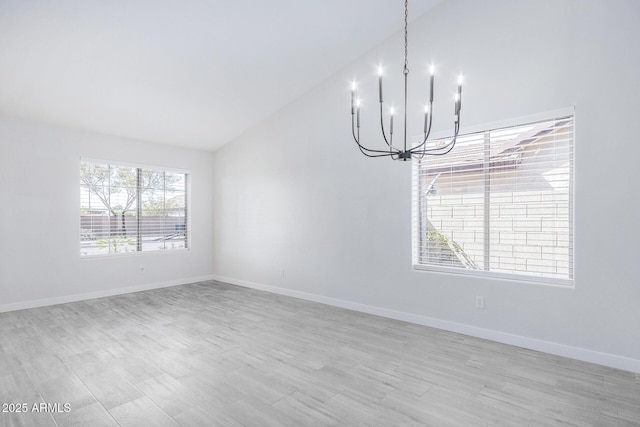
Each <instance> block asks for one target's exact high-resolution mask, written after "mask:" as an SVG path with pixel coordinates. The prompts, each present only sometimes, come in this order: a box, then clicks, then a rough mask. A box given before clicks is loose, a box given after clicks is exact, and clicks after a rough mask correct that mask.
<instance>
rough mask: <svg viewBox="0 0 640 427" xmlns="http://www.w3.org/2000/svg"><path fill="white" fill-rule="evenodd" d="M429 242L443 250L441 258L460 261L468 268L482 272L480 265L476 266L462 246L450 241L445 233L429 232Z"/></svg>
mask: <svg viewBox="0 0 640 427" xmlns="http://www.w3.org/2000/svg"><path fill="white" fill-rule="evenodd" d="M427 240H428V241H429V242H430V243H434V244H436V245H438V246H440V248H441V249H443V252H441V253H440V255H439V256H440V258H447V259H448V260H449V261H451V260H458V261H460V262H462V263H463V264H464V265H465V267H467V268H471V269H474V270H480V267H479V266H478V264H476V263H475V261H473V259H472V258H471V257H470V256H469V255H467V254H466V253H465V251H464V249H463V248H462V246H460V245H459V244H458V243H457V242H456V241H455V240H453V239H449V238H448V237H447V236H446V235H445V234H444V233H443V232H441V231H437V230H434V231H427Z"/></svg>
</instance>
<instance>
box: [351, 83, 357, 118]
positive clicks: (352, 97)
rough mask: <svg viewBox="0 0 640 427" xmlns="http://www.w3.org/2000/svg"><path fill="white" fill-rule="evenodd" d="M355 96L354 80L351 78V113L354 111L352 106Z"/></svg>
mask: <svg viewBox="0 0 640 427" xmlns="http://www.w3.org/2000/svg"><path fill="white" fill-rule="evenodd" d="M355 96H356V81H355V80H353V81H352V82H351V114H353V113H354V111H353V106H354V99H355Z"/></svg>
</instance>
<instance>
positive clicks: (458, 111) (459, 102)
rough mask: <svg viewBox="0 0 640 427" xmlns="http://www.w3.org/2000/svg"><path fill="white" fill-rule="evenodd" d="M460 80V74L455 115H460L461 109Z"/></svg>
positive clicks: (461, 77)
mask: <svg viewBox="0 0 640 427" xmlns="http://www.w3.org/2000/svg"><path fill="white" fill-rule="evenodd" d="M462 80H463V76H462V74H460V75H459V76H458V95H457V104H456V105H457V107H456V115H458V114H460V109H461V108H462Z"/></svg>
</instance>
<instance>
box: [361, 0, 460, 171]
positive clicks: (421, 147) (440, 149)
mask: <svg viewBox="0 0 640 427" xmlns="http://www.w3.org/2000/svg"><path fill="white" fill-rule="evenodd" d="M407 6H408V0H405V2H404V69H403V74H404V128H403V131H404V137H403V144H402V145H401V146H394V145H393V117H394V115H395V109H394V108H393V107H391V108H390V110H389V135H388V137H387V132H386V131H385V126H384V116H383V108H382V104H383V102H382V66H381V65H379V66H378V94H379V102H380V129H381V131H382V138H383V139H384V142H385V143H386V145H387V149H384V150H379V149H372V148H367V147H365V146H364V145H363V144H362V143H361V142H360V98H359V97H358V94H357V93H356V82H355V81H354V82H353V83H352V85H351V133H352V134H353V139H354V140H355V142H356V144H358V148H359V149H360V151H361V152H362V154H364V155H365V156H367V157H391V159H393V160H402V161H407V160H411V159H412V158H417V159H421V158H423V157H424V156H427V155H431V156H442V155H445V154H447V153H448V152H450V151H451V150H452V149H453V147H454V146H455V144H456V139H457V138H458V131H459V130H460V109H461V107H462V75H460V76H459V77H458V92H457V94H456V96H455V110H454V112H455V113H454V133H453V137H452V138H451V140H450V141H448V142H446V143H444V144H442V145H440V146H435V147H433V148H427V140H428V138H429V134H430V133H431V122H432V119H433V83H434V71H435V68H434V66H433V65H431V69H430V73H431V76H430V81H429V101H428V102H427V104H426V105H425V108H424V129H423V132H424V135H423V138H422V141H421V142H420V143H418V144H416V145H414V146H413V147H407V90H408V89H407V83H408V82H407V80H408V76H409V68H408V64H409V63H408V61H407V46H408V37H407V26H408V25H407V18H408V7H407Z"/></svg>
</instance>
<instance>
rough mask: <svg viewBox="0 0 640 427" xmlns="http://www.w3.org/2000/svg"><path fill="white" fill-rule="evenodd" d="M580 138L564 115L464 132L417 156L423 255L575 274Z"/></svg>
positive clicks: (453, 262)
mask: <svg viewBox="0 0 640 427" xmlns="http://www.w3.org/2000/svg"><path fill="white" fill-rule="evenodd" d="M443 142H446V140H445V141H442V142H436V144H438V143H440V144H442V143H443ZM573 144H574V140H573V117H564V118H559V119H554V120H547V121H541V122H535V123H528V124H522V125H517V126H511V127H508V128H502V129H490V130H487V131H483V132H478V133H474V134H469V135H464V136H461V137H460V138H459V139H458V142H457V143H456V146H455V148H454V149H453V150H452V151H451V153H449V154H448V155H445V156H442V157H427V158H425V159H423V160H420V161H419V162H416V164H415V166H414V168H415V169H414V182H415V187H414V188H416V192H417V193H416V194H415V196H414V209H416V210H417V212H415V213H414V233H416V236H414V242H416V243H417V244H416V245H415V246H414V260H415V263H416V264H417V265H424V266H436V267H446V268H452V269H463V270H465V271H470V270H477V271H483V273H486V272H494V273H498V274H503V273H504V274H509V275H514V274H515V275H524V276H529V277H533V276H535V277H538V278H549V279H572V278H573V268H572V264H573V259H572V258H573V244H572V240H573V232H572V230H573V222H572V221H573V220H572V217H573V214H572V209H573V205H572V197H573V194H572V191H573Z"/></svg>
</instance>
